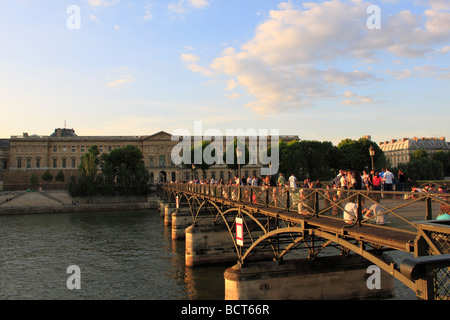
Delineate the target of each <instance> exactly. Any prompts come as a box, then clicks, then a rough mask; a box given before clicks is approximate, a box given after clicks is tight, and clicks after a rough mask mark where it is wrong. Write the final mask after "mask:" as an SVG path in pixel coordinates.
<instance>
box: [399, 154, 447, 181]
mask: <svg viewBox="0 0 450 320" xmlns="http://www.w3.org/2000/svg"><path fill="white" fill-rule="evenodd" d="M398 168H399V169H401V170H402V171H403V172H404V173H405V174H406V176H408V177H409V178H410V179H411V180H441V179H443V177H444V167H443V165H442V163H441V162H439V161H437V160H433V159H429V158H428V157H425V158H415V159H412V160H410V161H409V162H408V163H401V164H399V166H398Z"/></svg>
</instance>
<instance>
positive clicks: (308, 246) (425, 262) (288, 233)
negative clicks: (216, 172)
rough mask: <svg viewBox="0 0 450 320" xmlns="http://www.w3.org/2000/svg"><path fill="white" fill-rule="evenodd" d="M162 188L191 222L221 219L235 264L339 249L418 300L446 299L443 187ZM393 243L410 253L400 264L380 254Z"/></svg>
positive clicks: (449, 292)
mask: <svg viewBox="0 0 450 320" xmlns="http://www.w3.org/2000/svg"><path fill="white" fill-rule="evenodd" d="M162 190H163V191H164V196H165V199H166V201H167V202H168V203H169V204H173V205H175V204H176V205H177V207H180V206H181V207H185V208H189V212H190V216H191V219H192V223H193V224H194V225H195V224H196V223H199V221H201V220H202V219H205V218H206V217H209V218H210V219H213V221H214V224H218V225H224V226H225V227H226V228H227V230H228V232H229V236H230V238H231V240H232V241H233V244H234V249H235V250H234V251H235V254H236V260H237V264H238V265H241V266H245V265H246V263H248V262H249V261H252V259H260V257H261V254H264V255H265V257H270V259H271V260H273V261H275V262H278V263H280V264H281V263H283V259H284V257H285V256H287V255H288V254H290V253H292V252H296V251H297V250H306V252H307V256H308V258H309V259H316V258H317V257H318V256H320V255H322V254H325V253H327V252H329V251H336V250H337V252H338V254H339V255H344V256H345V255H348V254H350V253H355V254H357V255H360V256H361V257H363V258H365V259H367V260H368V261H370V262H371V263H372V264H375V265H377V266H378V267H379V268H380V269H382V270H384V271H386V272H387V273H388V274H390V275H392V276H393V277H395V278H396V279H398V280H399V281H401V282H402V283H404V284H405V285H406V286H408V287H409V288H410V289H411V290H414V292H416V295H417V296H418V297H419V298H421V299H449V298H450V268H449V267H450V220H446V221H445V220H436V218H437V216H438V215H439V214H440V213H441V211H442V210H444V211H445V210H447V209H448V206H449V202H448V200H449V199H447V197H446V194H438V193H411V192H381V191H371V190H370V191H368V190H344V189H309V188H308V189H305V188H289V187H251V186H233V185H215V184H211V185H210V184H186V183H170V184H165V185H163V187H162ZM349 203H353V204H354V205H350V206H347V205H348V204H349ZM374 205H376V206H378V210H376V211H373V210H372V211H370V212H369V211H368V209H370V208H372V209H373V208H374V207H373V206H374ZM352 206H353V207H354V208H356V209H355V210H354V211H353V213H352V215H351V216H349V215H345V213H346V212H348V211H349V207H352ZM386 215H387V224H385V225H378V224H377V223H376V222H377V221H379V220H380V219H379V218H381V217H382V216H383V217H386ZM344 217H347V218H348V217H350V218H351V219H350V220H349V221H346V220H344ZM392 250H397V251H402V252H407V253H409V254H410V258H407V259H405V260H404V261H402V263H401V264H400V265H399V266H398V265H397V264H396V263H394V262H392V261H386V259H384V258H382V256H383V255H382V253H384V252H387V251H392Z"/></svg>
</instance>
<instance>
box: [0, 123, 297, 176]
mask: <svg viewBox="0 0 450 320" xmlns="http://www.w3.org/2000/svg"><path fill="white" fill-rule="evenodd" d="M191 139H193V138H192V137H191ZM280 139H282V140H285V141H292V140H295V139H299V138H298V136H280ZM0 142H2V143H0V153H1V154H0V158H1V159H2V163H1V165H2V170H3V171H4V174H3V177H4V178H5V176H7V177H8V178H7V179H6V180H9V181H8V182H6V181H5V184H7V183H10V184H22V185H23V184H27V183H28V182H27V179H29V177H30V176H31V175H32V174H33V173H36V175H38V176H39V177H40V176H42V173H43V172H44V171H46V170H49V171H50V173H51V174H52V175H53V176H55V175H56V173H57V172H58V171H62V172H63V173H64V175H65V176H66V177H67V178H68V177H69V176H70V174H76V173H77V171H78V166H79V165H80V163H81V158H82V156H83V154H85V153H86V152H87V151H88V150H89V148H90V147H92V146H94V145H95V146H97V147H98V148H99V151H100V155H101V154H103V153H109V152H111V151H112V150H113V149H115V148H121V147H125V146H127V145H133V146H137V147H138V148H140V149H141V151H142V153H143V155H144V159H143V160H144V163H145V166H146V167H147V169H148V171H149V173H150V179H151V182H152V183H159V182H162V181H176V180H188V179H190V178H191V177H192V175H193V174H194V175H195V177H196V178H205V179H208V180H209V179H211V178H215V179H223V180H224V181H227V180H228V179H230V178H231V177H232V176H233V175H234V172H231V171H230V170H229V169H228V168H227V167H226V165H214V166H212V167H211V168H210V170H208V172H206V173H203V172H202V171H201V170H192V169H186V168H183V167H181V166H179V165H175V164H173V163H172V159H171V152H172V149H173V147H174V146H175V145H177V144H178V143H179V141H172V136H171V134H169V133H166V132H164V131H161V132H158V133H155V134H153V135H149V136H78V135H77V134H76V133H75V130H73V129H68V128H62V129H61V128H60V129H56V130H55V131H54V132H53V133H52V134H51V135H49V136H39V135H29V134H27V133H24V134H23V135H21V136H11V138H10V139H4V140H0ZM225 142H226V139H224V146H223V148H224V150H225V148H226V146H225ZM246 143H247V146H248V148H249V151H250V152H251V153H255V151H257V150H255V148H256V149H259V147H260V146H259V145H257V146H255V145H251V144H249V143H248V141H247V142H246ZM268 145H270V142H269V143H268ZM261 147H262V146H261ZM251 149H253V150H251ZM258 159H259V158H258ZM261 167H262V166H261V164H260V163H259V161H257V163H256V164H253V165H247V166H245V167H242V169H241V175H245V176H253V175H257V176H259V175H260V169H261ZM5 173H6V175H5ZM4 180H5V179H4ZM67 180H68V179H67ZM67 180H66V181H67Z"/></svg>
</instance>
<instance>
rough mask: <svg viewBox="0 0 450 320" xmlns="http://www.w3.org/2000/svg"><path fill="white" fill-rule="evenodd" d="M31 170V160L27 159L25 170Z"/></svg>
mask: <svg viewBox="0 0 450 320" xmlns="http://www.w3.org/2000/svg"><path fill="white" fill-rule="evenodd" d="M30 168H31V159H27V169H30Z"/></svg>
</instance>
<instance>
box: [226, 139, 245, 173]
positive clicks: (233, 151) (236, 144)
mask: <svg viewBox="0 0 450 320" xmlns="http://www.w3.org/2000/svg"><path fill="white" fill-rule="evenodd" d="M238 150H239V152H242V155H241V156H240V157H238ZM230 155H232V156H230ZM223 162H224V163H225V164H226V166H227V167H228V169H231V170H233V171H237V170H239V166H240V167H241V168H242V167H243V166H246V165H247V164H248V163H249V162H250V152H249V150H248V148H247V145H246V144H245V143H244V141H240V140H239V139H238V138H234V140H233V142H231V143H230V144H229V145H228V146H227V149H226V151H225V152H224V153H223Z"/></svg>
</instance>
